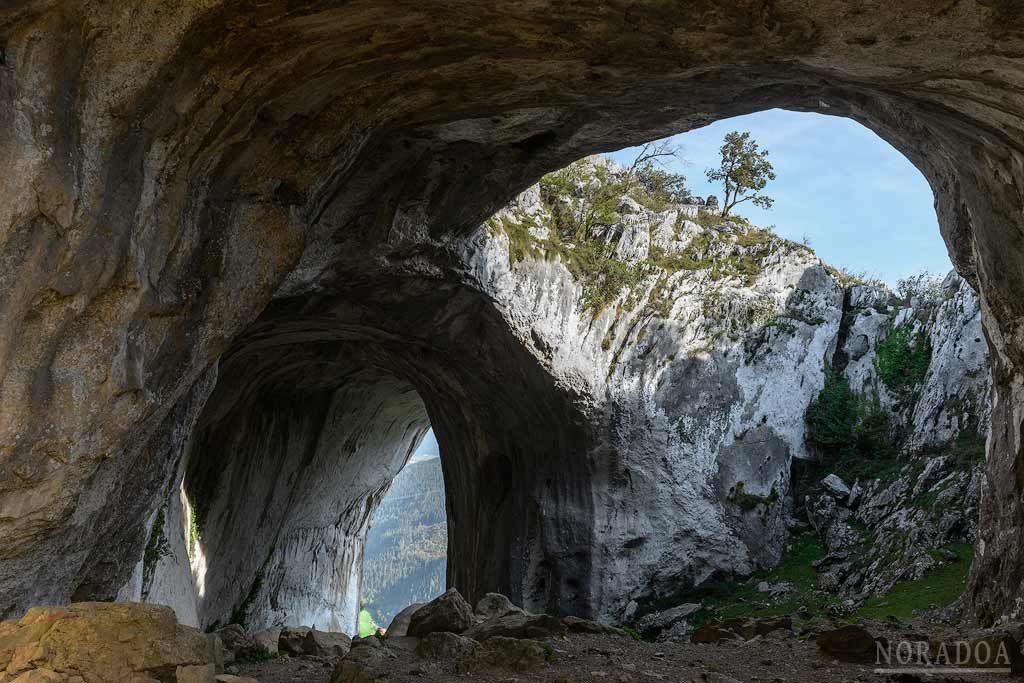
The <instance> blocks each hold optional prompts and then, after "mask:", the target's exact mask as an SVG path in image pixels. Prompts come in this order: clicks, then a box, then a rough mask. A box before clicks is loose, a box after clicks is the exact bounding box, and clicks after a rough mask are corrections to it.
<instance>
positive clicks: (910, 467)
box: [802, 273, 992, 605]
mask: <svg viewBox="0 0 1024 683" xmlns="http://www.w3.org/2000/svg"><path fill="white" fill-rule="evenodd" d="M847 303H848V305H847V309H846V312H845V314H844V315H845V322H846V324H845V325H844V328H845V330H846V338H845V341H844V343H843V345H842V348H841V353H838V354H837V355H836V357H835V359H834V363H833V364H834V367H835V368H836V370H837V372H839V373H841V374H842V375H843V376H845V377H846V378H847V379H848V380H849V383H850V386H851V387H852V388H853V390H854V391H856V392H859V393H861V394H862V395H863V396H865V397H866V398H867V400H868V401H870V402H871V404H873V407H874V408H873V409H874V410H878V411H881V412H882V414H884V415H885V416H886V417H887V419H888V420H889V423H890V433H891V434H892V438H893V439H894V440H898V443H899V447H900V449H901V452H900V456H899V458H898V459H897V460H895V461H885V460H884V459H883V460H882V461H881V462H877V463H874V464H872V463H871V462H870V461H869V462H868V466H867V467H864V468H861V470H860V472H859V476H858V477H857V478H856V480H855V479H854V478H850V477H848V478H847V481H842V482H840V483H841V486H839V487H838V488H837V487H836V486H835V485H831V486H829V485H820V484H819V482H817V481H810V482H805V483H806V484H809V486H806V489H805V491H804V492H803V494H804V495H803V496H802V498H803V500H802V507H803V508H804V509H805V511H806V514H807V517H808V519H809V521H810V523H811V525H812V526H813V527H814V528H815V530H816V531H817V532H818V533H819V534H820V535H821V537H822V539H823V541H824V542H825V544H826V546H827V548H828V550H829V555H828V556H827V557H826V558H825V560H824V561H823V562H822V563H821V565H820V566H819V567H818V570H819V586H820V587H821V588H822V589H824V590H827V591H830V592H833V593H839V594H841V595H843V596H846V597H848V598H849V599H850V601H851V605H856V604H859V603H861V602H863V600H864V599H866V598H868V597H870V596H873V595H882V594H884V593H885V592H887V591H888V590H889V589H891V588H892V586H893V585H894V584H895V583H896V582H897V581H904V580H912V579H919V578H921V577H923V576H924V575H925V574H926V573H927V572H929V571H932V570H934V569H936V568H937V567H938V566H940V565H941V564H943V563H947V562H965V561H968V559H969V555H970V552H969V551H968V550H967V548H969V547H970V546H973V545H974V543H975V540H976V538H977V529H978V507H979V502H980V498H981V491H982V482H983V481H984V466H985V440H986V437H987V436H988V434H989V431H990V408H991V387H992V382H991V369H990V364H989V360H988V346H987V344H986V342H985V339H984V334H983V331H982V322H981V320H982V312H981V307H980V305H979V301H978V298H977V296H976V295H975V293H974V291H973V290H972V289H971V288H970V286H969V285H968V284H967V283H966V282H965V281H964V280H962V279H961V278H960V277H959V276H957V275H956V274H955V273H951V274H950V275H949V276H948V277H947V278H946V279H945V281H944V282H943V283H942V286H941V288H940V289H939V290H938V291H933V292H930V293H928V295H927V296H921V297H915V298H913V299H912V300H911V301H910V302H900V301H898V300H895V299H894V298H893V297H892V296H891V295H889V294H887V293H886V292H883V291H879V290H877V289H874V290H873V289H869V288H864V287H853V288H851V290H850V295H849V296H848V298H847ZM908 303H909V305H907V304H908ZM901 327H902V328H903V329H905V330H907V331H908V332H909V334H910V335H911V338H913V339H916V340H917V342H918V343H926V344H927V347H928V348H929V349H930V354H929V359H928V363H927V371H926V373H925V374H924V375H923V377H922V378H921V379H920V381H919V383H916V384H914V385H912V386H908V387H899V386H896V387H890V386H888V385H887V384H886V381H885V378H884V377H883V376H882V375H881V373H880V370H879V354H880V353H884V352H883V351H880V345H881V344H882V343H884V342H885V340H886V339H890V338H891V337H890V335H891V334H892V333H893V331H894V330H896V329H899V328H901ZM817 471H818V473H819V475H820V474H821V472H822V470H821V469H820V468H819V469H818V470H817ZM832 476H833V477H834V476H835V473H833V475H832ZM854 476H855V475H854ZM957 550H959V552H957Z"/></svg>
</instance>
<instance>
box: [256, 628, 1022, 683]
mask: <svg viewBox="0 0 1024 683" xmlns="http://www.w3.org/2000/svg"><path fill="white" fill-rule="evenodd" d="M402 640H404V641H407V642H405V643H402V644H398V646H397V647H396V646H392V647H391V649H392V650H393V651H395V652H396V653H398V656H397V657H396V658H395V659H394V660H392V662H390V664H391V665H390V667H389V671H390V675H389V676H388V678H387V679H386V680H387V681H389V683H414V682H415V683H422V682H423V681H474V682H476V681H479V682H481V683H499V682H501V683H519V682H524V683H525V682H526V681H547V682H551V683H589V682H591V681H593V682H596V683H612V682H615V683H631V682H640V681H671V682H672V683H688V682H691V681H692V682H696V683H700V682H704V681H706V682H708V683H730V679H735V680H737V681H741V682H743V683H757V682H762V681H763V682H765V683H788V682H797V681H800V682H804V681H806V682H808V683H851V682H854V681H893V682H897V683H913V682H915V681H924V680H926V681H929V683H932V682H943V681H945V682H946V683H953V682H954V681H977V682H978V683H989V682H992V683H995V682H998V681H1008V680H1017V679H1011V677H1010V676H1008V675H998V674H986V675H975V676H967V677H963V676H952V677H949V676H931V677H928V678H920V677H917V676H915V675H912V674H899V675H895V676H893V675H882V674H876V673H874V672H873V667H871V666H858V665H854V664H845V663H840V662H835V661H830V660H829V659H828V658H826V657H824V656H823V655H822V654H821V653H820V652H819V650H818V648H817V646H816V645H815V644H814V642H813V641H810V640H800V639H797V638H796V637H794V636H792V635H789V634H784V635H772V636H769V637H767V638H759V639H755V640H753V641H744V642H736V641H731V642H724V643H720V644H717V645H694V644H691V643H657V644H655V643H646V642H638V641H635V640H632V639H629V638H623V637H618V636H606V635H571V636H567V637H562V638H551V639H548V640H546V641H543V642H546V643H547V644H548V645H549V646H550V648H551V650H552V651H553V655H554V656H553V657H552V658H551V659H552V660H553V661H551V662H549V663H547V664H544V665H542V666H541V667H540V668H537V669H535V670H532V671H509V670H499V669H491V670H483V671H475V672H473V673H468V674H467V673H457V672H455V669H454V663H453V662H444V661H429V660H424V659H421V658H419V657H417V655H416V654H415V652H413V647H414V644H413V643H412V642H408V641H410V640H411V639H402ZM332 671H333V666H332V664H331V663H330V662H326V661H318V660H311V659H279V660H274V661H269V662H260V663H249V664H244V665H241V666H239V673H240V674H241V675H245V676H252V677H254V678H256V679H258V680H259V681H260V682H261V683H297V682H300V681H301V682H302V683H327V681H328V680H329V679H330V677H331V672H332ZM723 676H727V677H729V678H723Z"/></svg>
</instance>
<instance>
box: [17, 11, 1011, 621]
mask: <svg viewBox="0 0 1024 683" xmlns="http://www.w3.org/2000/svg"><path fill="white" fill-rule="evenodd" d="M1022 11H1024V10H1021V9H1020V8H1018V7H1016V6H1015V5H1014V4H1012V3H1001V2H992V1H990V0H971V1H969V2H961V3H955V4H953V5H949V6H943V7H935V6H934V4H933V3H929V2H916V3H912V4H910V5H904V6H900V7H894V6H893V7H889V6H882V7H877V8H873V9H872V10H870V11H869V10H868V9H867V8H864V7H860V6H857V7H850V6H846V5H845V4H843V3H832V2H822V3H816V4H815V5H814V6H813V7H810V6H808V5H807V4H806V3H800V2H796V1H795V0H780V1H779V2H775V3H768V4H765V3H762V2H754V1H753V0H751V1H750V2H736V3H728V4H727V6H722V3H715V2H711V0H701V1H698V2H692V3H687V4H685V5H680V4H679V3H676V2H667V1H666V2H653V3H648V4H645V5H643V6H635V5H632V4H630V3H625V2H622V3H619V2H612V3H607V2H583V3H574V4H572V5H569V6H566V5H565V4H564V3H556V2H551V3H540V4H539V5H530V6H529V7H527V6H521V5H500V6H494V5H493V4H491V3H476V2H473V3H469V4H467V3H464V2H440V3H432V4H431V5H430V6H429V7H425V6H423V5H422V3H413V2H406V1H404V0H403V1H400V2H395V3H386V4H380V3H374V2H371V1H370V0H362V1H357V2H350V3H345V4H342V5H338V4H336V3H333V2H326V1H324V2H307V3H304V4H301V5H298V6H297V5H295V4H294V3H284V2H281V3H276V2H264V3H255V2H245V1H240V2H211V3H206V4H202V5H200V4H198V3H196V4H186V5H182V6H179V7H174V8H168V7H165V6H164V5H162V4H161V3H151V4H145V3H144V4H143V5H141V6H139V7H137V8H135V9H134V10H133V11H132V12H125V11H123V10H122V8H121V7H120V6H119V3H117V2H113V1H112V2H106V3H96V4H93V5H90V6H88V7H67V6H59V7H58V6H54V5H52V4H47V3H43V2H36V1H33V0H21V1H19V2H16V3H13V4H11V5H9V6H8V7H5V8H4V9H3V10H0V44H2V45H3V50H0V55H2V58H0V92H3V94H4V97H3V98H2V99H0V124H2V125H0V128H2V129H3V130H5V131H7V134H6V135H5V136H4V137H3V138H0V155H2V157H3V158H4V159H5V161H6V162H7V167H8V168H16V169H18V172H17V173H12V174H7V176H6V177H4V178H3V179H2V180H0V197H3V199H4V201H3V202H0V204H2V206H0V226H2V229H3V233H2V235H3V247H2V250H3V251H2V258H3V261H4V262H5V263H9V264H11V265H10V267H9V268H7V269H6V272H3V273H0V300H2V302H3V305H2V308H0V311H2V313H0V328H2V329H3V331H4V334H3V336H2V338H0V339H2V340H0V376H2V377H3V384H2V389H0V392H2V393H0V400H2V401H3V406H4V410H3V414H2V415H0V533H2V535H3V537H4V538H5V541H6V542H5V544H4V548H3V549H2V550H0V589H2V590H0V594H2V595H4V596H7V597H6V598H5V602H4V603H3V604H0V614H3V615H5V616H6V615H11V614H15V613H18V612H20V611H22V610H24V609H25V608H26V607H28V606H30V605H33V604H39V603H42V602H54V601H58V602H59V601H65V600H68V599H82V598H110V597H114V596H115V595H116V594H117V592H118V591H119V590H120V587H121V586H124V585H125V583H126V582H127V581H128V578H129V576H130V575H131V573H132V571H133V567H135V566H136V565H137V558H139V557H140V556H141V554H142V552H143V547H144V544H145V538H146V533H145V532H146V529H145V527H146V524H145V523H144V521H143V520H147V519H151V518H152V515H153V513H154V511H155V508H156V504H157V500H158V498H159V496H158V495H157V492H158V491H160V490H162V489H163V488H164V487H165V485H166V482H167V481H168V480H169V479H170V478H171V477H172V473H173V471H174V469H175V465H176V463H178V462H180V459H181V457H182V455H183V453H184V452H185V451H187V450H188V448H190V444H189V437H190V434H191V433H192V427H193V425H194V424H195V423H196V421H197V420H199V419H200V413H201V411H202V410H203V407H204V405H206V403H207V400H206V399H207V398H208V395H209V393H210V392H211V391H215V390H214V389H213V385H214V377H215V372H214V370H213V369H212V368H213V367H214V363H215V361H216V360H217V359H218V358H219V357H221V356H222V355H223V354H225V353H227V352H229V351H230V349H231V348H232V347H233V345H237V344H238V343H240V342H239V338H240V336H241V335H243V334H246V332H245V331H246V330H247V329H249V330H252V329H256V328H258V326H259V325H260V324H261V322H260V320H263V321H267V320H271V319H273V318H274V317H275V316H282V315H285V313H284V311H283V309H284V308H287V307H291V310H290V315H291V316H293V317H294V318H295V323H296V324H297V325H301V324H303V321H305V323H306V324H315V323H316V321H317V319H316V312H317V310H318V309H323V308H326V309H330V308H332V307H334V306H344V300H345V298H346V297H347V296H350V295H351V293H352V289H351V288H350V285H353V284H359V283H363V284H368V285H370V286H373V285H374V284H375V285H376V286H377V287H380V286H382V285H381V283H384V282H386V283H391V282H394V281H395V279H396V278H398V277H400V276H401V275H402V274H406V273H410V272H417V271H419V270H426V271H430V270H431V269H434V271H433V272H435V273H439V274H440V275H441V276H440V277H438V278H437V279H435V282H438V281H443V279H444V278H443V274H444V270H443V269H441V270H437V269H436V268H437V263H438V262H440V263H444V262H445V259H446V256H445V250H446V249H448V248H454V249H456V250H457V249H458V241H459V240H460V239H464V238H465V236H466V235H467V234H468V232H469V231H470V229H471V228H472V227H473V226H475V225H477V224H478V223H479V222H480V221H481V220H483V219H484V218H485V217H486V216H487V215H488V214H489V213H490V212H491V211H493V210H494V209H496V208H497V207H499V206H500V205H501V204H502V203H503V202H504V201H505V200H507V199H508V198H509V197H510V196H512V195H513V194H514V193H515V192H517V191H519V190H521V189H523V188H525V187H526V186H527V185H528V184H529V183H530V182H532V181H533V180H535V179H536V178H537V177H539V175H540V174H541V173H542V172H544V171H546V170H551V169H554V168H557V167H559V166H561V165H564V163H566V162H568V161H570V160H571V159H573V158H576V157H579V156H581V155H582V154H586V153H590V152H596V151H607V150H611V149H613V148H617V147H622V146H623V145H628V144H630V143H635V142H640V141H642V140H645V139H653V138H657V137H662V136H664V135H666V134H668V133H675V132H679V131H683V130H686V129H688V128H691V127H694V126H699V125H701V124H703V123H705V122H708V121H711V120H714V119H717V118H723V117H727V116H731V115H735V114H739V113H744V112H749V111H755V110H759V109H766V108H770V107H782V108H792V109H799V110H817V111H827V112H829V113H832V114H836V115H842V116H849V117H851V118H854V119H856V120H858V121H860V122H861V123H863V124H864V125H866V126H868V127H869V128H871V129H872V130H874V131H876V132H877V133H878V134H879V135H881V136H882V137H884V138H885V139H886V140H888V141H889V142H890V143H892V144H893V146H895V147H896V148H897V149H899V150H900V151H901V152H903V153H904V154H905V155H906V156H907V157H908V158H910V159H911V160H912V161H913V162H914V163H915V165H917V166H918V168H920V169H921V171H922V172H923V173H924V175H925V176H926V177H927V178H928V181H929V183H930V184H931V186H932V188H933V190H934V191H935V194H936V208H937V213H938V215H939V220H940V225H941V228H942V232H943V236H944V238H945V240H946V242H947V244H948V245H949V248H950V252H951V254H952V257H953V260H954V263H955V265H956V266H957V268H958V270H959V271H960V272H961V273H962V274H963V275H964V276H965V277H967V278H969V279H970V280H972V281H974V282H976V283H977V285H978V287H979V290H980V292H981V295H982V298H983V301H984V310H985V315H986V322H987V325H986V327H987V334H988V336H989V339H990V343H991V346H992V351H993V353H992V356H993V358H994V359H996V363H995V365H996V367H995V385H996V392H995V393H996V398H995V403H994V417H993V425H994V429H993V437H992V439H991V443H990V445H989V458H990V466H989V469H990V474H989V490H988V492H987V495H986V502H985V506H984V510H983V513H982V516H983V519H982V532H981V534H982V541H981V542H980V544H979V551H980V552H979V557H978V560H977V561H976V566H975V569H974V579H973V582H972V587H971V590H970V599H971V604H972V608H973V610H974V611H975V613H976V614H977V615H978V616H979V617H980V618H981V619H982V620H983V621H991V620H993V619H995V618H997V617H999V616H1002V615H1019V613H1020V609H1021V608H1020V607H1019V606H1018V604H1017V602H1016V593H1017V589H1018V587H1019V585H1020V579H1021V572H1022V571H1024V569H1022V567H1024V531H1022V530H1024V522H1022V521H1021V520H1022V516H1024V508H1022V506H1021V503H1020V498H1021V496H1020V493H1021V491H1022V490H1024V485H1022V484H1021V481H1020V478H1019V477H1018V476H1017V475H1016V474H1015V472H1019V471H1020V467H1019V464H1020V462H1021V457H1022V456H1021V452H1020V446H1019V444H1020V441H1021V425H1020V420H1019V419H1017V417H1016V416H1017V415H1018V414H1019V411H1020V409H1021V406H1022V405H1024V395H1022V390H1021V388H1020V387H1021V386H1022V384H1024V382H1022V379H1021V370H1020V367H1021V363H1022V362H1024V357H1022V356H1024V342H1022V341H1021V339H1020V321H1021V320H1022V319H1024V310H1022V306H1024V304H1022V303H1021V302H1022V301H1024V299H1022V297H1021V296H1020V293H1021V292H1024V268H1022V267H1021V262H1022V256H1024V244H1022V242H1024V234H1022V226H1024V218H1022V209H1024V198H1022V197H1024V193H1022V187H1024V163H1022V162H1024V156H1022V148H1021V139H1022V135H1021V115H1022V112H1024V102H1022V95H1021V89H1020V75H1021V72H1022V70H1021V61H1020V55H1021V54H1024V30H1022V29H1024V17H1022ZM467 198H470V199H467ZM442 247H443V248H442ZM425 255H431V256H432V257H431V258H425ZM386 286H388V287H390V284H388V285H386ZM286 317H287V316H286ZM253 325H255V326H256V328H253V327H251V326H253ZM520 342H521V343H522V345H525V344H529V340H520ZM534 351H536V352H537V353H538V354H539V357H540V358H542V357H543V350H542V349H535V350H534ZM534 357H538V356H534ZM422 393H423V392H422V391H421V394H422ZM428 393H429V392H428ZM563 403H571V402H563ZM561 410H563V411H568V412H569V413H570V415H569V416H568V417H566V416H565V415H563V414H561V413H558V412H557V411H556V414H558V416H559V417H560V418H562V417H565V420H564V422H565V423H566V424H571V423H572V419H571V413H573V411H574V410H575V408H571V409H570V408H563V409H561ZM432 421H434V422H435V424H437V425H439V426H441V425H443V424H444V422H445V421H444V419H443V418H441V419H437V420H432ZM441 430H442V433H443V430H444V427H443V426H442V427H441ZM555 433H556V434H558V433H561V432H560V430H557V429H556V432H555ZM551 442H552V444H553V447H555V448H556V449H557V447H558V446H559V445H561V444H563V441H562V439H561V437H555V438H553V439H552V440H551ZM512 466H513V468H514V467H516V463H515V462H514V461H513V463H512ZM446 476H447V473H446ZM581 476H582V475H581ZM559 481H560V482H561V483H565V484H566V485H570V483H571V476H570V475H569V474H568V473H567V474H565V476H564V478H563V479H560V480H559ZM530 536H531V537H536V536H537V534H535V533H533V532H531V533H530ZM573 545H574V543H569V544H567V547H571V546H573ZM552 547H554V543H552ZM110 548H117V549H118V550H117V552H115V553H112V552H111V551H110ZM473 552H476V551H475V550H471V552H469V554H468V555H467V558H468V557H472V556H473ZM467 561H468V560H467ZM517 561H521V562H525V563H527V564H528V565H529V564H530V563H533V564H534V565H539V564H541V563H548V562H549V560H548V559H547V558H545V557H543V556H540V555H534V556H531V557H524V558H520V559H518V560H517ZM556 564H557V563H556ZM548 566H549V565H547V564H545V571H547V569H546V568H547V567H548ZM483 567H486V569H485V568H483ZM455 571H456V572H457V571H458V570H455ZM511 575H513V573H512V572H511V570H508V569H507V568H505V567H487V566H486V565H482V568H481V570H480V573H479V574H477V575H475V576H468V575H467V576H465V577H464V578H463V577H459V576H455V577H454V578H457V579H462V580H461V581H459V583H462V584H463V585H464V586H466V585H469V586H472V588H469V589H468V590H469V591H470V593H471V594H472V593H474V592H476V591H478V590H479V589H478V588H476V586H479V587H480V588H481V589H482V588H483V587H484V584H487V587H491V588H503V587H505V586H506V585H508V584H509V583H510V582H511V580H510V579H509V578H508V577H509V576H511ZM580 585H582V586H584V589H583V590H581V591H580V596H581V597H579V598H578V602H577V603H574V604H571V605H558V604H554V605H551V606H552V607H553V608H555V609H560V610H562V611H577V612H579V613H588V612H589V610H590V608H591V607H592V606H593V605H595V604H599V603H600V602H601V599H602V598H601V597H600V596H596V595H591V594H590V593H589V591H587V590H585V587H586V582H585V581H584V582H583V583H581V584H580ZM556 590H557V589H556V588H555V587H553V586H547V587H545V588H543V589H542V591H541V592H542V593H547V594H549V595H550V594H553V593H554V592H555V591H556Z"/></svg>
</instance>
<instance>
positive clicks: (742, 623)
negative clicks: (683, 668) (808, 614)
mask: <svg viewBox="0 0 1024 683" xmlns="http://www.w3.org/2000/svg"><path fill="white" fill-rule="evenodd" d="M792 628H793V621H792V620H791V619H790V618H789V617H775V618H768V619H726V620H725V621H719V620H717V619H712V620H711V621H707V622H705V623H704V625H702V626H701V627H700V628H699V629H697V630H696V631H694V633H693V635H692V636H691V637H690V639H691V641H692V642H694V643H703V644H707V643H720V642H722V641H724V640H750V639H752V638H756V637H757V636H765V635H768V634H769V633H772V632H773V631H780V630H785V631H788V630H790V629H792Z"/></svg>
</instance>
